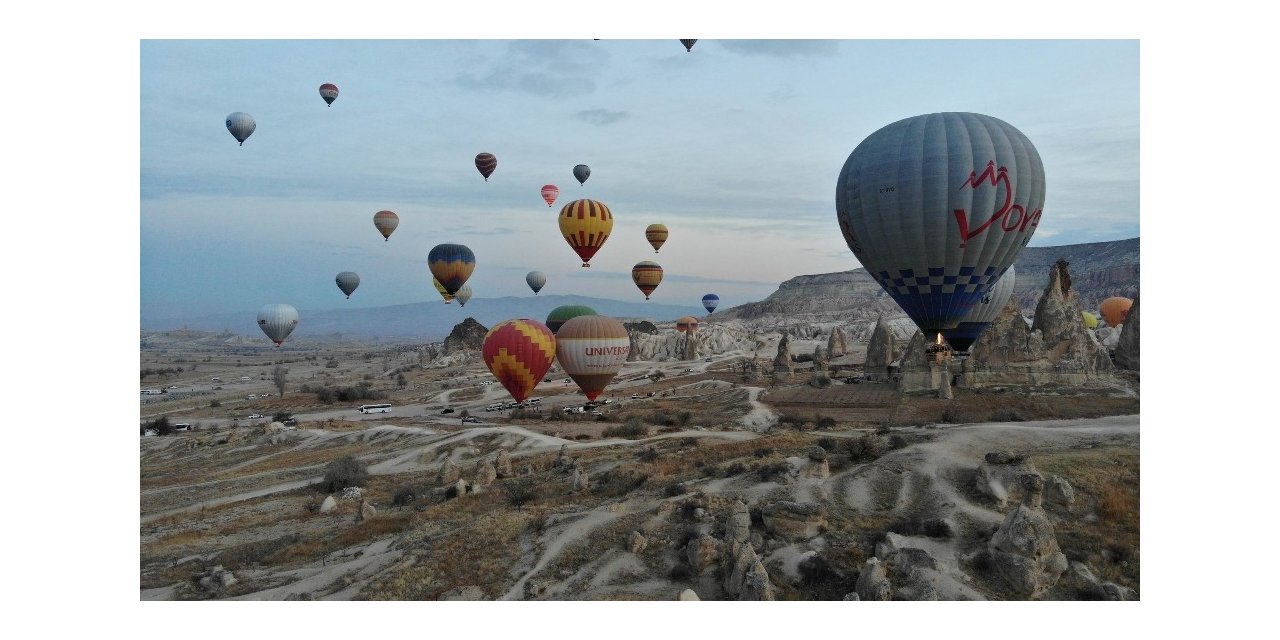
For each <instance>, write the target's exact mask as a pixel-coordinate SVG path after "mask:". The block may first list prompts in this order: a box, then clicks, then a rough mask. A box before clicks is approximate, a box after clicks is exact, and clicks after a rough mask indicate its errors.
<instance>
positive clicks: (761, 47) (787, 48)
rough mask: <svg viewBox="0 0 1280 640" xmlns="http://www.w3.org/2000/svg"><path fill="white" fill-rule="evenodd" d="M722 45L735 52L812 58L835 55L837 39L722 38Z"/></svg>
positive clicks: (837, 48) (778, 56)
mask: <svg viewBox="0 0 1280 640" xmlns="http://www.w3.org/2000/svg"><path fill="white" fill-rule="evenodd" d="M721 45H723V46H724V48H725V49H728V50H729V51H732V52H734V53H740V54H743V55H748V56H772V57H775V58H811V57H825V56H831V55H835V54H836V53H837V51H838V50H839V47H838V46H837V45H836V41H835V40H722V41H721Z"/></svg>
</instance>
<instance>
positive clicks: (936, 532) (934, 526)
mask: <svg viewBox="0 0 1280 640" xmlns="http://www.w3.org/2000/svg"><path fill="white" fill-rule="evenodd" d="M889 530H890V531H892V532H894V533H897V534H900V535H904V536H927V537H930V538H950V537H952V536H954V535H955V532H954V531H952V529H951V525H949V524H947V521H946V520H940V519H938V518H931V519H928V520H918V519H915V518H908V519H905V520H897V521H894V522H893V523H892V524H890V525H889Z"/></svg>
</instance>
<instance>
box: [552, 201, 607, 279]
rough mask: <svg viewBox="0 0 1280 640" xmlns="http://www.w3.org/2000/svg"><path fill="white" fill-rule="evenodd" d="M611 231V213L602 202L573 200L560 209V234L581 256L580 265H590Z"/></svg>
mask: <svg viewBox="0 0 1280 640" xmlns="http://www.w3.org/2000/svg"><path fill="white" fill-rule="evenodd" d="M610 231H613V213H611V212H610V211H609V207H607V206H605V204H604V203H603V202H597V201H595V200H585V199H584V200H574V201H573V202H570V203H569V204H566V205H565V206H564V208H563V209H560V235H562V236H564V239H565V242H568V243H569V246H570V247H573V250H574V251H576V252H577V253H578V257H579V258H582V266H584V267H590V266H591V265H590V264H589V263H590V261H591V256H594V255H596V251H599V250H600V247H601V245H603V244H604V241H605V240H608V239H609V232H610Z"/></svg>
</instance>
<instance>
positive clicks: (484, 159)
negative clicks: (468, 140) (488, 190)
mask: <svg viewBox="0 0 1280 640" xmlns="http://www.w3.org/2000/svg"><path fill="white" fill-rule="evenodd" d="M476 168H477V169H479V170H480V175H482V176H484V181H485V182H488V181H489V176H491V175H493V170H494V169H497V168H498V159H497V158H496V157H494V155H493V154H492V153H481V154H477V155H476Z"/></svg>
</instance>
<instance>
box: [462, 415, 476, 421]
mask: <svg viewBox="0 0 1280 640" xmlns="http://www.w3.org/2000/svg"><path fill="white" fill-rule="evenodd" d="M462 421H463V422H480V418H477V417H475V416H467V417H465V418H463V419H462Z"/></svg>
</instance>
